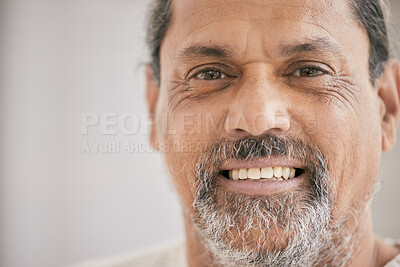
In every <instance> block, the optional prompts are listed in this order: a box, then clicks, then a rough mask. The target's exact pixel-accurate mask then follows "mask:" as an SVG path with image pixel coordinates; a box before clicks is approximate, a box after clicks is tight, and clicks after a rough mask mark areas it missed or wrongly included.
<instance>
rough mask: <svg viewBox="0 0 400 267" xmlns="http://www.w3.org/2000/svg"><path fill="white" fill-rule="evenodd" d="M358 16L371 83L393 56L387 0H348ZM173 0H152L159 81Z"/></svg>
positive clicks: (151, 41) (150, 30)
mask: <svg viewBox="0 0 400 267" xmlns="http://www.w3.org/2000/svg"><path fill="white" fill-rule="evenodd" d="M349 1H350V6H351V8H352V9H353V13H354V17H355V19H356V20H357V21H358V22H359V23H360V25H361V26H362V27H364V28H365V30H366V31H367V34H368V37H369V47H370V48H369V75H370V79H371V83H372V84H374V80H375V79H376V78H377V77H379V76H381V75H382V73H383V69H384V64H385V62H386V61H387V60H388V59H389V57H390V52H389V51H390V49H389V36H388V27H387V18H386V14H385V7H384V6H385V3H384V0H349ZM171 2H172V0H152V2H151V6H150V12H149V17H148V27H147V45H148V48H149V50H150V56H151V62H150V65H151V67H152V70H153V75H154V79H155V80H157V81H158V82H160V47H161V42H162V40H163V38H164V35H165V32H166V30H167V28H168V25H169V23H170V21H171V17H172V3H171Z"/></svg>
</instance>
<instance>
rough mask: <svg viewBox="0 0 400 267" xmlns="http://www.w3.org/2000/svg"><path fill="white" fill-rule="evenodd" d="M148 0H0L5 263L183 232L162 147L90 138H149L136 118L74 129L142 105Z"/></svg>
mask: <svg viewBox="0 0 400 267" xmlns="http://www.w3.org/2000/svg"><path fill="white" fill-rule="evenodd" d="M392 2H393V4H392V6H393V8H392V12H393V14H394V17H395V19H396V23H395V24H396V25H398V24H399V22H400V20H399V19H400V16H399V15H400V3H399V2H400V1H392ZM146 6H147V1H139V0H68V1H65V0H3V1H2V2H1V1H0V23H1V24H0V25H1V27H0V34H1V35H0V49H1V50H0V51H1V53H0V60H1V62H2V65H1V69H0V70H1V72H0V73H1V74H0V75H1V76H0V79H1V80H0V84H1V91H0V101H1V106H0V108H1V109H0V114H1V116H0V123H1V128H0V129H1V131H0V138H1V139H0V148H1V149H0V151H1V152H0V153H1V154H0V162H1V166H0V175H1V176H0V177H1V180H0V220H1V221H0V266H1V267H51V266H64V265H66V264H70V263H74V262H77V261H81V260H84V259H88V258H96V257H101V256H105V255H110V254H115V253H119V252H122V251H129V250H137V249H140V248H143V247H145V246H149V245H152V244H155V243H158V242H160V241H165V240H168V239H171V238H174V237H177V236H182V235H183V223H182V220H181V215H180V208H179V202H178V199H177V196H175V194H174V192H173V189H172V186H171V185H170V183H169V181H168V177H167V175H166V173H165V171H164V168H163V166H162V160H161V156H160V155H158V154H155V153H150V152H137V153H124V152H122V151H120V152H114V153H95V152H94V149H93V146H92V145H93V143H94V142H103V143H105V142H119V143H120V144H122V145H123V144H126V143H129V142H134V143H142V144H144V145H145V144H147V138H148V136H147V134H146V128H147V127H146V125H145V124H144V125H143V121H142V125H141V127H140V129H139V130H140V131H139V132H140V133H139V134H136V135H124V134H122V133H121V132H120V131H118V134H116V135H102V134H101V129H100V126H97V127H92V128H90V129H89V134H88V135H82V134H81V116H82V113H85V112H92V113H96V114H104V113H109V112H111V113H117V114H118V115H121V114H124V113H127V112H133V113H135V114H146V105H145V96H144V80H143V76H144V74H143V68H142V67H141V66H142V65H143V63H144V62H145V61H146V53H145V51H146V50H145V46H144V41H143V40H144V36H145V34H144V27H145V26H144V17H145V12H146ZM111 120H114V119H113V118H111ZM114 128H116V127H114V126H111V127H110V129H114ZM84 142H88V143H89V145H90V146H91V147H90V148H91V150H92V151H91V153H82V151H81V149H82V147H83V144H84ZM142 148H143V147H142ZM399 163H400V145H399V146H397V147H396V149H395V150H394V151H393V152H391V153H388V154H387V155H385V160H384V168H383V171H382V177H383V184H382V190H381V191H380V193H379V194H378V196H377V198H376V201H375V202H374V222H375V229H376V231H377V232H378V233H379V234H381V235H384V236H391V237H396V238H400V208H399V203H400V194H399V191H400V175H399V172H400V164H399Z"/></svg>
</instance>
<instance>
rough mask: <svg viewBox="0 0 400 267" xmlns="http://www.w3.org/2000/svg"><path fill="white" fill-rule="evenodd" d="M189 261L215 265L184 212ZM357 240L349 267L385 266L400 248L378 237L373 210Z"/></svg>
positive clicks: (196, 265)
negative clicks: (373, 226)
mask: <svg viewBox="0 0 400 267" xmlns="http://www.w3.org/2000/svg"><path fill="white" fill-rule="evenodd" d="M184 219H185V232H186V248H187V250H186V251H187V261H188V264H189V266H190V267H204V266H215V265H212V264H211V262H212V254H211V253H210V252H209V251H208V250H207V248H206V246H205V244H204V243H203V241H202V239H201V237H200V235H199V233H198V232H197V230H196V228H195V227H194V225H193V222H192V219H191V218H190V216H189V215H188V214H187V213H186V212H184ZM355 238H356V239H357V240H355V241H356V244H358V245H357V246H356V247H355V250H354V252H353V256H352V258H351V261H350V262H349V267H356V266H371V267H373V266H384V265H385V264H386V263H387V262H389V261H390V260H391V259H393V258H394V257H395V256H396V255H397V254H398V253H400V251H399V249H398V248H396V247H393V246H389V245H387V244H385V243H383V242H382V241H381V240H380V239H378V238H376V237H375V236H374V234H373V231H372V220H371V212H370V210H368V211H367V212H366V213H365V215H364V216H363V218H362V219H361V220H360V221H359V230H358V233H357V235H355Z"/></svg>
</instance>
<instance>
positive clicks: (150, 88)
mask: <svg viewBox="0 0 400 267" xmlns="http://www.w3.org/2000/svg"><path fill="white" fill-rule="evenodd" d="M159 92H160V90H159V86H158V82H157V81H156V80H155V79H154V75H153V70H152V69H151V66H150V65H147V66H146V99H147V106H148V113H149V117H150V120H151V128H150V144H151V146H152V147H153V148H154V149H155V150H159V143H158V142H157V123H158V120H157V114H156V107H157V102H158V97H159Z"/></svg>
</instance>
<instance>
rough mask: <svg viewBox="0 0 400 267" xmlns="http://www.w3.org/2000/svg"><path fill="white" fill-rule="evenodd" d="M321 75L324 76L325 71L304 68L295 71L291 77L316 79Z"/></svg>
mask: <svg viewBox="0 0 400 267" xmlns="http://www.w3.org/2000/svg"><path fill="white" fill-rule="evenodd" d="M322 74H326V71H324V70H321V69H320V68H317V67H304V68H300V69H297V70H296V71H295V72H294V73H293V75H294V76H298V77H316V76H319V75H322Z"/></svg>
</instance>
